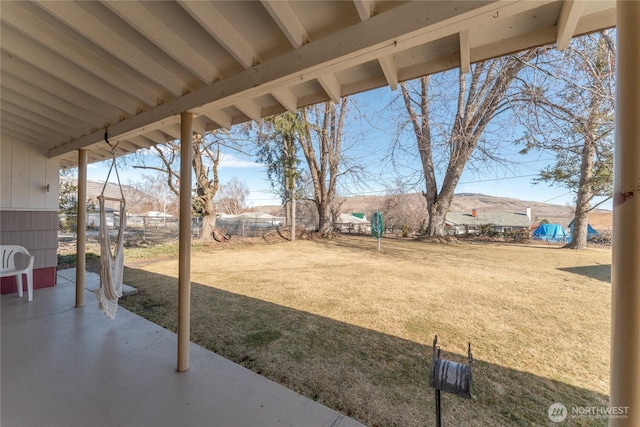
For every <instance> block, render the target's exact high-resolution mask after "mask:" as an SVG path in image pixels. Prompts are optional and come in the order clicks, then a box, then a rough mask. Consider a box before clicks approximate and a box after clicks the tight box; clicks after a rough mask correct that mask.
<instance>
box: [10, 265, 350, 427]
mask: <svg viewBox="0 0 640 427" xmlns="http://www.w3.org/2000/svg"><path fill="white" fill-rule="evenodd" d="M64 274H66V273H64ZM59 279H60V280H59V281H58V285H57V286H56V287H53V288H48V289H41V290H36V291H35V293H34V298H33V301H32V302H27V301H26V298H18V297H17V294H11V295H2V298H1V322H0V323H1V328H2V338H1V360H0V362H1V378H2V381H1V389H0V395H1V399H0V400H1V408H0V409H1V412H0V424H1V425H2V427H11V426H20V427H25V426H233V427H235V426H238V427H243V426H247V427H248V426H260V427H268V426H328V427H329V426H331V427H351V426H362V424H360V423H358V422H356V421H354V420H352V419H350V418H347V417H345V416H343V415H341V414H339V413H337V412H335V411H333V410H331V409H329V408H326V407H324V406H322V405H320V404H318V403H316V402H314V401H312V400H310V399H308V398H306V397H303V396H301V395H299V394H297V393H295V392H293V391H291V390H289V389H287V388H285V387H282V386H280V385H279V384H276V383H274V382H272V381H270V380H268V379H266V378H264V377H262V376H260V375H258V374H256V373H254V372H251V371H249V370H247V369H245V368H243V367H242V366H239V365H237V364H235V363H233V362H231V361H229V360H227V359H224V358H222V357H220V356H218V355H216V354H215V353H212V352H210V351H208V350H206V349H204V348H202V347H200V346H198V345H196V344H193V343H191V366H190V369H189V370H188V371H186V372H182V373H178V372H177V371H176V354H177V338H176V335H175V334H174V333H172V332H169V331H167V330H166V329H163V328H161V327H159V326H157V325H155V324H153V323H151V322H149V321H147V320H146V319H143V318H142V317H139V316H137V315H135V314H133V313H131V312H129V311H127V310H125V309H123V308H119V309H118V313H117V316H116V318H115V319H114V320H109V319H108V318H107V317H105V316H104V315H103V314H102V313H101V312H100V311H99V310H98V303H97V300H96V298H95V296H94V295H93V294H92V293H91V292H89V291H86V292H87V294H86V296H85V302H86V305H85V306H84V307H82V308H75V307H74V303H75V285H74V284H73V282H72V281H71V280H67V279H64V278H62V277H60V278H59Z"/></svg>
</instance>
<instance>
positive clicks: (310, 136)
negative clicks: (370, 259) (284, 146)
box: [299, 97, 348, 237]
mask: <svg viewBox="0 0 640 427" xmlns="http://www.w3.org/2000/svg"><path fill="white" fill-rule="evenodd" d="M347 104H348V98H346V97H344V98H342V99H341V101H340V105H335V104H333V103H332V102H325V103H323V104H319V105H316V106H313V107H309V108H305V109H302V110H301V118H302V123H303V125H304V130H303V132H302V133H301V134H300V138H299V143H300V146H301V147H302V152H303V153H304V157H305V159H306V161H307V166H308V168H309V176H310V179H311V184H312V186H313V202H314V203H315V205H316V208H317V210H318V232H319V233H320V235H321V236H323V237H327V236H329V235H330V233H331V206H332V204H333V202H334V200H335V197H336V188H337V181H338V177H339V176H340V175H342V174H344V173H345V171H344V170H341V169H340V166H341V161H342V135H343V129H344V121H345V117H346V114H347Z"/></svg>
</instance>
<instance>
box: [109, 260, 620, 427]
mask: <svg viewBox="0 0 640 427" xmlns="http://www.w3.org/2000/svg"><path fill="white" fill-rule="evenodd" d="M125 282H126V283H129V284H131V285H132V286H135V287H136V288H137V289H138V294H137V295H132V296H128V297H126V298H123V299H122V300H121V305H122V306H123V307H124V308H126V309H128V310H131V311H133V312H134V313H136V314H138V315H140V316H143V317H145V318H147V319H149V320H151V321H155V322H158V319H160V318H162V319H164V321H163V322H162V323H163V324H161V326H163V327H165V328H167V329H169V330H172V331H175V330H176V325H177V293H178V292H177V288H178V280H177V279H176V278H174V277H168V276H163V275H159V274H155V273H151V272H148V271H145V270H141V269H134V268H126V269H125ZM191 310H192V315H191V339H192V341H194V342H195V343H197V344H199V345H201V346H203V347H205V348H207V349H210V350H212V351H214V352H215V353H217V354H219V355H221V356H223V357H225V358H228V359H230V360H232V361H234V362H236V363H239V364H241V365H243V366H245V367H247V368H249V369H251V370H253V371H254V372H257V373H259V374H261V375H263V376H266V377H267V378H270V379H272V380H274V381H276V382H278V383H280V384H282V385H284V386H286V387H288V388H290V389H292V390H294V391H297V392H299V393H301V394H303V395H305V396H307V397H310V398H312V399H314V400H316V401H318V402H320V403H322V404H324V405H326V406H328V407H330V408H333V409H335V410H337V411H339V412H341V413H343V414H344V415H347V416H349V417H353V418H355V419H357V420H358V421H360V422H362V423H364V424H367V425H370V426H402V427H411V426H425V425H435V399H434V391H433V389H431V388H430V387H429V369H430V366H431V353H432V348H431V345H424V344H422V343H417V342H413V341H409V340H406V339H402V338H398V337H396V336H393V335H388V334H385V333H381V332H378V331H375V330H371V329H366V328H362V327H359V326H354V325H351V324H349V323H345V322H341V321H337V320H334V319H331V318H328V317H324V316H319V315H316V314H313V313H310V312H305V311H300V310H296V309H292V308H289V307H286V306H283V305H279V304H274V303H270V302H267V301H263V300H259V299H256V298H252V297H247V296H244V295H239V294H236V293H231V292H228V291H225V290H221V289H217V288H213V287H209V286H206V285H202V284H198V283H193V284H192V293H191ZM435 333H437V331H436V330H435V329H434V330H433V331H425V335H426V336H431V337H432V336H433V335H434V334H435ZM440 339H441V341H443V342H444V343H443V350H444V353H443V356H442V357H444V358H448V359H451V360H455V361H458V362H465V361H466V355H463V354H453V353H449V352H447V351H446V350H447V348H446V346H447V344H446V340H447V337H440ZM459 344H461V345H466V343H459ZM504 345H505V346H508V345H509V343H508V342H505V343H504ZM472 346H473V352H474V357H475V358H476V359H475V361H474V366H473V384H472V393H473V399H463V398H459V397H457V396H453V395H445V394H443V396H442V414H443V425H445V426H454V425H455V426H458V425H465V426H485V425H492V426H501V425H504V426H511V425H555V424H553V423H551V421H550V419H549V418H548V409H549V406H550V405H551V404H553V403H555V402H561V403H563V404H564V405H565V406H566V407H567V408H569V411H571V409H570V408H571V407H572V406H606V405H607V403H608V397H607V396H605V395H603V394H600V393H597V392H594V391H592V390H588V389H585V388H580V387H576V386H573V385H569V384H565V383H562V382H559V381H555V380H553V379H550V378H544V377H540V376H537V375H534V374H531V373H529V372H523V371H519V370H514V369H510V368H508V367H504V366H500V365H496V364H492V363H488V362H485V361H483V353H485V354H486V352H488V351H491V349H488V348H483V347H482V343H477V345H474V343H472ZM544 363H545V361H544V360H541V361H540V364H541V365H543V364H544ZM603 369H606V367H603ZM571 424H572V425H589V426H592V425H606V424H607V423H606V420H572V421H571Z"/></svg>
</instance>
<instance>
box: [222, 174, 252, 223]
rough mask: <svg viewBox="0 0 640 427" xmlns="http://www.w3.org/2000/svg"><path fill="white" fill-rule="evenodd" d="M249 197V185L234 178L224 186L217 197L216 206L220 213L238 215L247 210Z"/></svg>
mask: <svg viewBox="0 0 640 427" xmlns="http://www.w3.org/2000/svg"><path fill="white" fill-rule="evenodd" d="M248 195H249V188H248V187H247V184H245V183H244V182H242V181H240V180H239V179H238V178H236V177H233V178H231V181H229V182H228V183H226V184H222V185H221V186H220V189H219V190H218V193H217V195H216V206H217V207H218V210H219V211H222V212H224V213H228V214H230V215H238V214H241V213H242V212H244V211H245V209H246V208H247V205H246V199H247V196H248Z"/></svg>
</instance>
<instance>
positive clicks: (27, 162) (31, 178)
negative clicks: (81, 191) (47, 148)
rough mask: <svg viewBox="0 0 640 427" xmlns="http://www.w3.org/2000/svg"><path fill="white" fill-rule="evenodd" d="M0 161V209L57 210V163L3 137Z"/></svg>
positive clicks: (11, 138)
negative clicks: (47, 188)
mask: <svg viewBox="0 0 640 427" xmlns="http://www.w3.org/2000/svg"><path fill="white" fill-rule="evenodd" d="M0 157H1V158H2V159H1V160H0V209H3V210H30V211H32V210H54V211H57V210H58V176H59V174H60V162H59V161H58V160H52V159H48V158H47V156H46V153H45V152H44V151H42V150H40V149H38V148H37V147H35V146H33V145H31V144H29V143H28V142H24V141H21V140H18V139H16V138H13V137H10V136H6V135H2V136H0ZM47 185H49V191H47V190H46V187H47Z"/></svg>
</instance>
